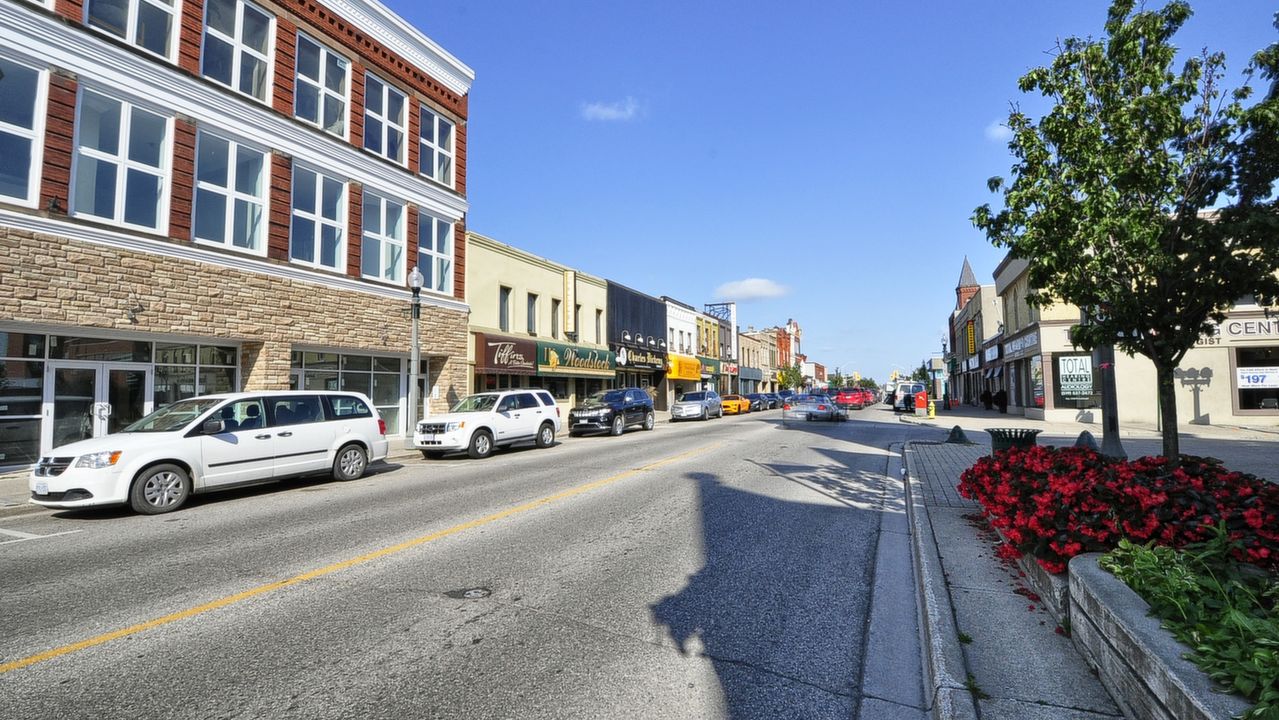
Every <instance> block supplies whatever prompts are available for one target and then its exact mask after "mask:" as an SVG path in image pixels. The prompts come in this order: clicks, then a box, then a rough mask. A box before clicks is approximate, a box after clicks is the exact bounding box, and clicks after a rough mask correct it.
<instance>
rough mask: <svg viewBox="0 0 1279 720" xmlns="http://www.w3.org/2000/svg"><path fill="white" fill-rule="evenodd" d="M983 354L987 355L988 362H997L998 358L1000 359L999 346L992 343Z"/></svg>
mask: <svg viewBox="0 0 1279 720" xmlns="http://www.w3.org/2000/svg"><path fill="white" fill-rule="evenodd" d="M983 354H984V355H985V356H986V362H988V363H992V362H995V361H996V360H998V359H999V346H998V345H991V346H990V347H988V348H986V352H985V353H983Z"/></svg>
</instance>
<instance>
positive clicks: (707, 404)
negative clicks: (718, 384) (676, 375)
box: [671, 390, 724, 422]
mask: <svg viewBox="0 0 1279 720" xmlns="http://www.w3.org/2000/svg"><path fill="white" fill-rule="evenodd" d="M711 417H724V406H723V405H721V404H720V397H719V393H717V392H715V391H714V390H699V391H697V392H691V393H684V394H683V395H682V396H681V397H680V399H679V400H676V401H675V404H674V405H672V406H671V422H675V421H676V420H706V419H708V418H711Z"/></svg>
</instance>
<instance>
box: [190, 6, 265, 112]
mask: <svg viewBox="0 0 1279 720" xmlns="http://www.w3.org/2000/svg"><path fill="white" fill-rule="evenodd" d="M234 2H235V32H236V35H237V37H227V36H226V35H225V34H223V32H222V31H221V30H218V29H217V28H214V27H211V26H210V25H209V3H208V2H207V1H206V2H205V4H204V17H203V18H202V26H201V41H200V77H203V78H205V79H206V80H209V81H211V82H214V83H217V84H218V85H222V87H226V88H230V89H231V90H232V91H234V92H236V93H239V94H240V95H243V96H244V97H247V98H252V99H253V100H255V101H257V102H260V103H263V104H265V105H270V104H271V95H272V89H273V87H274V85H275V82H274V80H275V20H276V18H275V15H273V14H272V13H269V12H267V11H266V10H263V9H262V8H260V7H258V6H257V5H254V4H253V3H250V2H246V0H234ZM245 8H252V9H253V10H255V11H257V12H259V13H261V14H262V15H265V16H266V18H267V31H266V33H267V41H266V45H267V47H266V54H265V55H263V54H261V53H259V52H258V51H257V50H254V49H253V48H251V47H248V46H247V45H245V44H244V43H243V42H241V39H240V37H239V36H241V35H243V34H244V11H245ZM210 34H212V35H213V36H214V37H216V38H217V39H218V40H221V41H222V42H225V43H227V44H229V45H230V46H231V84H230V85H226V84H224V83H223V82H222V81H221V80H218V79H217V78H214V77H212V76H210V75H209V74H208V73H206V72H205V69H204V60H205V53H206V51H207V48H208V44H209V42H208V36H209V35H210ZM242 53H248V54H249V55H252V56H253V57H255V58H257V59H259V60H263V61H265V62H266V80H265V82H264V83H263V87H264V88H265V92H264V93H263V97H261V98H259V97H257V96H255V95H250V94H249V93H247V92H245V91H243V90H241V89H240V87H239V77H240V60H241V58H242V57H243V55H242Z"/></svg>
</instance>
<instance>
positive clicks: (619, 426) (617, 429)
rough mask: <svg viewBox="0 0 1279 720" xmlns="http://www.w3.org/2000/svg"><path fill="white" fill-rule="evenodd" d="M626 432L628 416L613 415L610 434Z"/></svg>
mask: <svg viewBox="0 0 1279 720" xmlns="http://www.w3.org/2000/svg"><path fill="white" fill-rule="evenodd" d="M624 432H626V418H624V417H622V416H621V415H614V416H613V427H612V428H610V429H609V434H610V435H613V436H617V435H621V434H622V433H624Z"/></svg>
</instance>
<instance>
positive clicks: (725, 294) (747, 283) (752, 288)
mask: <svg viewBox="0 0 1279 720" xmlns="http://www.w3.org/2000/svg"><path fill="white" fill-rule="evenodd" d="M789 292H790V289H789V288H787V287H786V286H785V285H779V284H777V283H775V282H773V281H772V280H766V279H764V278H746V279H745V280H734V281H733V282H727V283H724V284H723V285H720V286H719V287H717V288H715V297H717V298H719V299H721V300H737V301H746V300H760V299H764V298H779V297H782V296H783V295H786V294H787V293H789Z"/></svg>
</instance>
